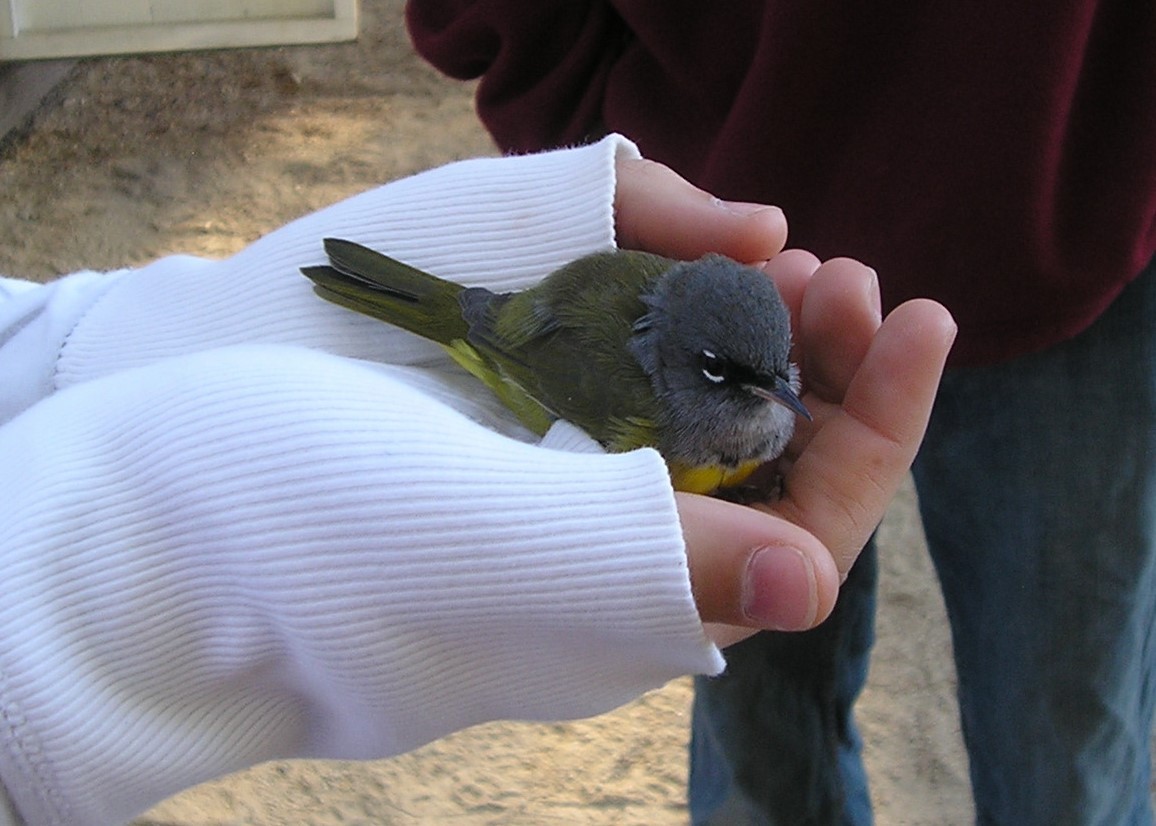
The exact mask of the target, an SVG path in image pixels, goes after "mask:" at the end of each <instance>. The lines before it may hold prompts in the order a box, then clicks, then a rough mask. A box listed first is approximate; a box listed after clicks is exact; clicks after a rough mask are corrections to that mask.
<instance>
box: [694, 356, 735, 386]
mask: <svg viewBox="0 0 1156 826" xmlns="http://www.w3.org/2000/svg"><path fill="white" fill-rule="evenodd" d="M700 359H701V365H702V374H703V376H705V377H706V380H707V381H709V382H711V383H712V384H722V383H723V382H725V381H726V380H727V378H728V377H729V376H728V374H729V373H730V369H729V367H730V366H729V364H728V363H727V360H726V359H724V358H719V357H718V356H716V355H715V354H714V353H712V352H711V351H710V350H703V351H702V353H701V354H700Z"/></svg>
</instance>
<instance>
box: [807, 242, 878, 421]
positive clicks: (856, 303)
mask: <svg viewBox="0 0 1156 826" xmlns="http://www.w3.org/2000/svg"><path fill="white" fill-rule="evenodd" d="M881 322H882V310H881V299H880V297H879V281H878V278H877V277H876V275H875V271H874V270H872V269H871V268H870V267H866V266H864V265H863V264H860V263H859V262H858V261H853V260H851V259H849V258H836V259H833V260H831V261H827V262H826V263H824V264H823V265H822V266H820V267H818V268H817V269H816V270H815V272H814V274H813V276H812V277H811V279H810V280H809V282H808V284H807V290H806V294H805V295H804V297H803V301H802V307H801V309H800V318H799V325H798V327H797V328H796V330H797V334H796V346H797V349H798V352H799V354H800V356H799V358H800V362H801V363H800V368H801V369H802V373H803V382H804V384H805V386H806V389H807V392H808V393H811V394H814V395H816V396H818V397H819V398H820V399H822V400H823V401H826V402H831V403H833V404H839V403H840V402H841V401H842V400H843V392H844V390H846V388H847V386H848V384H850V382H851V378H852V376H854V375H855V372H856V371H857V370H858V369H859V366H860V364H862V362H863V359H864V357H865V356H866V354H867V350H868V348H869V347H870V346H871V340H872V338H873V337H874V335H875V332H876V330H878V329H879V325H880V323H881Z"/></svg>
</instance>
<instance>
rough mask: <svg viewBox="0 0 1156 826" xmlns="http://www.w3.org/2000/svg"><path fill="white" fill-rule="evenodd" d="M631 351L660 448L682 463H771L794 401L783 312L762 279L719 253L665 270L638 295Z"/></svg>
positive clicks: (796, 410) (794, 375) (790, 424)
mask: <svg viewBox="0 0 1156 826" xmlns="http://www.w3.org/2000/svg"><path fill="white" fill-rule="evenodd" d="M643 301H644V302H645V304H646V305H647V312H646V314H645V315H643V316H642V317H641V318H640V319H639V320H638V321H637V322H636V323H635V325H634V336H633V338H632V339H631V350H632V351H633V353H634V356H635V358H637V359H638V362H639V364H640V365H641V366H642V369H643V370H644V371H645V372H646V374H647V375H648V376H649V377H650V381H651V384H652V385H653V386H654V391H655V394H656V396H657V397H658V398H659V400H660V401H661V408H662V411H663V418H664V421H663V425H664V427H663V431H664V433H663V436H662V442H663V443H662V444H660V445H659V448H660V450H662V452H663V454H664V455H666V456H667V458H674V459H678V460H679V461H683V462H686V463H688V464H691V465H702V464H715V463H717V464H723V465H730V466H734V465H738V464H741V463H743V462H746V461H750V460H752V459H758V460H769V459H773V458H774V457H775V456H778V455H779V454H780V453H781V452H782V451H783V449H784V448H785V447H786V444H787V442H788V441H789V440H790V438H791V434H792V433H793V432H794V426H795V416H796V415H802V416H805V417H807V418H810V414H808V413H807V409H806V408H805V407H804V406H803V404H802V402H800V401H799V397H798V395H797V394H798V392H799V375H798V369H797V368H796V367H795V366H794V365H793V364H791V362H790V347H791V322H790V313H789V312H788V311H787V308H786V306H785V305H784V304H783V300H782V298H780V296H779V292H778V290H777V289H776V288H775V285H774V283H773V282H772V281H771V280H770V278H768V277H767V276H766V275H765V274H764V273H763V272H761V271H760V270H757V269H755V268H753V267H746V266H743V265H741V264H739V263H737V262H735V261H732V260H731V259H729V258H725V257H723V256H720V255H708V256H706V257H704V258H700V259H699V260H698V261H692V262H681V263H678V264H676V265H674V266H672V267H671V268H670V269H669V270H667V271H666V272H665V273H663V275H661V276H660V277H659V278H658V280H657V281H656V283H655V286H654V289H653V290H652V291H651V292H650V293H648V294H646V295H644V296H643Z"/></svg>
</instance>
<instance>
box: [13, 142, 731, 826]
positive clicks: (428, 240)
mask: <svg viewBox="0 0 1156 826" xmlns="http://www.w3.org/2000/svg"><path fill="white" fill-rule="evenodd" d="M634 151H635V150H634V149H633V147H631V146H630V145H629V144H628V143H626V142H625V141H622V140H621V139H609V140H607V141H603V142H602V143H600V144H598V145H595V146H593V147H587V148H583V149H577V150H570V151H566V152H558V153H549V154H543V155H536V156H526V157H519V158H514V159H502V160H495V159H489V160H484V161H471V162H466V163H462V164H455V165H451V166H449V167H445V168H442V169H439V170H435V171H433V172H430V173H426V174H424V175H420V176H416V177H414V178H411V179H407V180H406V181H401V182H398V183H395V184H390V185H388V186H386V187H383V188H379V189H376V190H373V191H371V192H368V193H366V194H364V195H362V196H358V197H356V198H353V199H351V200H349V201H346V202H344V203H342V204H339V205H337V206H335V207H331V208H330V209H328V210H324V211H322V212H320V213H317V214H315V215H312V216H309V217H306V218H304V219H301V220H300V221H297V222H295V223H293V224H291V225H290V226H288V227H285V228H283V229H281V230H278V231H277V232H274V233H272V234H271V235H270V236H268V237H266V238H264V239H262V240H261V241H258V242H257V243H255V244H253V245H252V246H251V247H249V248H248V249H246V250H245V251H243V252H241V253H239V254H238V255H236V256H234V257H232V258H230V259H228V260H225V261H221V262H206V261H201V260H198V259H191V258H187V257H180V258H169V259H164V260H162V261H159V262H157V263H155V264H153V265H151V266H148V267H144V268H142V269H140V270H136V271H126V272H121V273H117V274H112V275H108V276H97V275H94V274H81V275H78V276H74V277H70V278H67V279H64V280H62V281H61V282H58V283H57V284H55V285H50V286H48V287H35V288H33V287H29V286H28V285H24V284H22V283H20V282H12V281H9V282H0V388H2V396H3V398H2V400H0V405H2V406H0V421H3V422H4V423H3V424H2V425H0V553H2V554H3V569H4V571H5V589H4V596H3V598H2V599H0V716H2V722H3V726H2V728H0V779H2V780H3V783H4V785H5V787H6V788H7V790H8V793H9V795H10V797H11V799H12V801H13V802H14V803H15V806H16V808H17V809H18V810H19V812H20V816H21V817H23V818H24V820H25V821H26V822H27V823H30V824H79V825H80V826H83V825H84V824H101V825H102V826H106V825H107V824H113V823H117V822H123V821H124V820H127V819H129V818H130V817H132V816H133V815H135V814H136V813H138V812H140V811H142V810H143V809H145V808H147V807H148V806H150V805H151V804H153V803H155V802H157V801H159V800H161V799H163V798H164V797H166V796H168V795H169V794H172V793H174V792H176V791H178V790H180V789H182V788H185V787H187V786H189V785H192V784H195V783H197V782H200V781H202V780H205V779H208V778H211V777H214V776H218V775H220V774H223V773H226V772H229V771H232V770H235V769H237V768H240V767H243V766H247V765H251V764H253V763H256V762H260V761H263V760H267V759H272V758H278V757H306V756H316V757H335V758H337V757H345V758H368V757H379V756H385V755H390V754H396V753H398V752H401V751H405V750H407V749H411V748H414V747H416V746H418V745H421V744H422V743H425V742H427V741H429V740H431V739H434V738H437V737H440V736H442V735H444V734H446V733H447V732H450V731H453V730H455V729H459V728H462V727H465V726H469V725H473V724H475V723H478V722H482V721H485V720H490V719H495V718H523V719H525V718H529V719H557V718H566V717H573V716H582V715H589V714H595V713H599V712H601V711H605V710H608V709H610V708H613V707H614V706H616V705H619V704H621V703H622V702H625V701H626V700H628V699H630V698H631V697H633V696H636V695H637V694H639V693H641V692H642V691H645V690H646V689H648V688H651V687H655V686H658V685H661V684H662V683H664V682H665V681H667V680H669V679H671V678H672V677H674V676H677V675H681V674H686V673H716V672H717V671H719V670H720V669H721V667H722V660H721V656H720V654H719V652H718V650H717V649H716V648H714V647H713V646H712V645H710V643H709V642H708V641H707V640H706V639H705V636H704V634H703V630H702V627H701V624H700V622H699V619H698V616H697V614H696V612H695V608H694V603H693V599H692V596H691V593H690V585H689V580H688V576H687V569H686V558H685V552H684V548H683V544H682V538H681V531H680V528H679V524H678V519H677V513H676V511H675V507H674V499H673V494H672V492H671V489H670V484H669V481H668V478H667V474H666V470H665V467H664V465H663V463H662V461H661V459H660V458H659V457H658V456H657V454H656V453H654V452H653V451H650V450H641V451H635V452H633V453H628V454H620V455H605V454H603V453H602V452H601V451H600V450H598V449H597V446H595V445H592V443H591V442H589V440H588V439H586V438H585V437H584V436H583V434H581V433H580V432H578V431H575V430H574V429H573V428H570V427H569V426H567V425H565V424H560V425H559V426H556V427H555V429H554V430H553V431H551V433H550V434H548V436H547V438H546V439H545V440H543V441H542V442H541V443H539V444H535V443H533V440H531V439H530V437H529V436H528V434H526V433H525V432H524V431H523V430H522V429H521V428H519V427H518V426H517V425H516V424H515V423H513V422H512V421H511V420H510V417H509V416H508V415H507V414H506V413H505V412H504V411H502V410H501V409H500V408H499V407H497V406H496V405H495V404H494V403H493V401H492V400H491V399H489V398H488V396H487V395H486V394H485V393H484V392H483V391H481V390H480V389H479V388H478V386H477V385H476V383H473V380H472V379H470V378H469V377H463V376H462V375H461V374H460V373H459V372H457V371H455V370H454V369H453V368H452V367H450V366H448V365H447V360H446V359H444V358H443V357H442V356H441V355H440V354H439V351H437V350H436V349H433V348H430V347H428V346H427V345H426V344H425V343H424V342H420V341H418V340H416V339H414V338H413V337H412V336H409V335H407V334H404V333H401V332H399V331H396V330H391V329H389V328H387V327H386V326H385V325H381V324H379V323H377V322H372V321H368V320H366V319H362V318H360V317H358V316H356V315H354V314H352V313H349V312H347V311H344V310H342V309H340V308H337V307H333V306H330V305H328V304H326V303H325V302H323V301H321V300H320V299H318V298H317V297H316V296H314V295H313V293H312V291H311V289H310V286H309V283H308V281H306V280H305V279H304V278H303V277H301V276H300V275H299V274H298V273H297V268H298V267H299V266H301V265H305V264H311V263H318V262H320V261H321V260H322V253H321V246H320V239H321V237H322V236H324V235H337V236H340V237H347V238H351V239H353V240H358V241H361V242H363V243H367V244H370V245H371V246H374V247H377V248H380V249H384V250H388V251H390V252H391V253H393V254H396V255H398V256H399V257H401V258H403V259H406V260H409V261H411V262H413V263H415V264H416V265H418V266H422V267H425V268H428V269H431V270H433V271H435V272H438V273H440V274H442V275H445V276H447V277H451V278H454V279H457V280H461V281H466V282H469V283H481V284H487V285H489V286H497V287H502V288H517V287H521V286H526V285H527V284H529V283H532V282H533V281H534V280H535V279H537V278H540V277H541V276H542V275H543V274H544V273H545V272H548V271H549V270H550V269H552V268H554V267H555V266H557V265H558V264H560V263H562V262H563V261H566V260H569V259H571V258H573V257H575V256H576V255H580V254H582V253H585V252H588V251H591V250H592V249H596V248H604V247H607V246H609V245H611V244H612V243H613V216H612V212H611V209H612V207H611V204H612V195H613V185H614V184H613V161H614V158H615V156H616V154H617V153H632V152H634ZM511 437H516V438H511ZM626 494H628V495H626ZM2 822H3V817H2V816H0V823H2Z"/></svg>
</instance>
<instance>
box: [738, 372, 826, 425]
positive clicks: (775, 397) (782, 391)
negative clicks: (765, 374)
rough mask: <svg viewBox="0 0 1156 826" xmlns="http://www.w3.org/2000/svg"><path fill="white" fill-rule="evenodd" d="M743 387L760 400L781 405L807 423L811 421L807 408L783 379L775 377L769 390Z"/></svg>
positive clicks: (751, 386)
mask: <svg viewBox="0 0 1156 826" xmlns="http://www.w3.org/2000/svg"><path fill="white" fill-rule="evenodd" d="M743 387H745V388H746V389H747V390H748V391H749V392H751V393H753V394H754V395H756V396H758V397H759V398H760V399H765V400H766V401H769V402H774V403H775V404H781V405H782V406H783V407H785V408H787V409H788V410H791V411H793V412H794V413H796V414H797V415H799V416H802V417H803V418H804V419H806V420H807V421H811V411H810V410H808V409H807V406H806V405H805V404H803V402H802V400H801V399H800V398H799V394H798V393H796V392H795V391H794V390H792V389H791V385H790V384H788V383H787V381H786V380H785V379H781V378H779V377H778V376H776V377H775V381H774V384H773V385H772V386H771V387H769V388H768V387H761V386H759V385H757V384H744V385H743Z"/></svg>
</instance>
